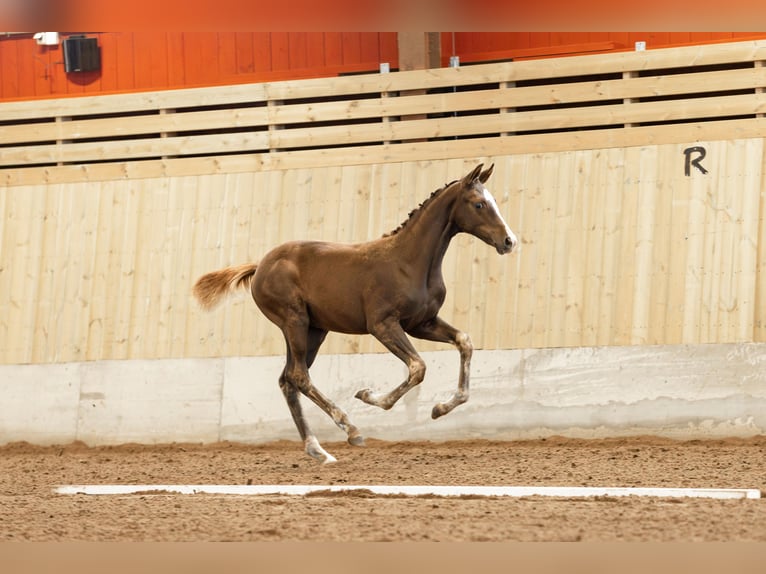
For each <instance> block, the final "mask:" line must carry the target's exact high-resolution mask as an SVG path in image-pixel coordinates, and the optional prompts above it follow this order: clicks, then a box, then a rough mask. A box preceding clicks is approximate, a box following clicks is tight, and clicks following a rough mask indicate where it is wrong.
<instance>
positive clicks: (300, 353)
mask: <svg viewBox="0 0 766 574" xmlns="http://www.w3.org/2000/svg"><path fill="white" fill-rule="evenodd" d="M300 323H301V322H298V324H299V325H300ZM283 330H284V333H285V339H286V340H287V345H288V353H287V365H286V366H285V370H284V371H283V374H282V378H281V379H280V386H282V390H283V393H284V394H285V398H286V399H287V402H288V406H289V407H290V412H291V413H292V414H293V420H295V424H296V426H297V427H298V432H299V433H301V438H303V442H304V444H305V448H306V452H307V453H308V454H309V455H311V456H312V457H314V458H316V459H317V460H319V461H321V462H325V463H326V462H335V460H336V459H335V457H333V456H332V455H331V454H329V453H328V452H326V451H325V450H324V449H323V448H322V447H321V445H320V444H319V441H318V440H317V439H316V437H315V436H314V435H313V434H312V433H311V432H310V431H309V430H308V424H307V423H306V421H305V418H304V416H303V412H302V409H301V407H300V403H299V402H298V394H297V391H300V392H301V393H303V394H304V395H306V396H307V397H308V398H309V399H311V400H312V401H313V402H314V403H315V404H316V405H317V406H318V407H319V408H321V409H322V410H323V411H324V412H326V413H327V414H328V415H329V416H330V418H332V420H333V422H335V424H336V425H338V427H340V428H341V429H342V430H343V431H345V432H346V434H347V435H348V442H349V443H350V444H352V445H356V446H360V445H362V444H364V439H363V438H362V436H361V434H360V433H359V429H357V428H356V427H355V426H354V425H353V424H351V421H350V420H349V418H348V415H346V413H345V412H344V411H343V410H342V409H341V408H340V407H338V406H337V405H335V404H334V403H333V402H332V401H330V400H329V399H328V398H327V397H325V396H324V395H322V393H320V392H319V390H318V389H317V388H316V387H315V386H314V385H313V384H312V383H311V378H310V377H309V373H308V368H309V366H310V365H311V364H312V363H313V362H314V358H315V357H316V354H317V351H318V350H319V346H320V345H321V344H322V341H324V338H325V335H326V334H327V333H326V331H321V330H318V329H313V328H306V327H302V325H301V326H297V325H296V326H295V327H292V328H284V329H283ZM282 380H284V382H285V385H283V384H282ZM288 385H289V387H288Z"/></svg>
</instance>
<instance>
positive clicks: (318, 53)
mask: <svg viewBox="0 0 766 574" xmlns="http://www.w3.org/2000/svg"><path fill="white" fill-rule="evenodd" d="M305 36H306V67H307V68H324V67H325V65H326V64H325V46H324V38H325V33H324V32H306V33H305Z"/></svg>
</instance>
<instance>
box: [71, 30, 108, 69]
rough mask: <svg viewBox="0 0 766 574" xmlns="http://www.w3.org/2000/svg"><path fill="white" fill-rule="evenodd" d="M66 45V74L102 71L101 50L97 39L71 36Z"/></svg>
mask: <svg viewBox="0 0 766 574" xmlns="http://www.w3.org/2000/svg"><path fill="white" fill-rule="evenodd" d="M62 44H63V45H64V70H65V71H66V72H92V71H94V70H100V69H101V48H99V47H98V40H97V39H96V38H86V37H85V36H70V37H69V38H67V39H66V40H64V41H63V42H62Z"/></svg>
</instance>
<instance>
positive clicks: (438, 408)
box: [431, 403, 449, 419]
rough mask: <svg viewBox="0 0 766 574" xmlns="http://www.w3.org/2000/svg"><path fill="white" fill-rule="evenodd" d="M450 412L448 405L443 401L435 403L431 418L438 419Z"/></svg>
mask: <svg viewBox="0 0 766 574" xmlns="http://www.w3.org/2000/svg"><path fill="white" fill-rule="evenodd" d="M448 412H449V409H448V408H447V406H446V405H444V404H443V403H439V404H438V405H434V408H433V409H432V410H431V418H432V419H438V418H439V417H441V416H443V415H446V414H447V413H448Z"/></svg>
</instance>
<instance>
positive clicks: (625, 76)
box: [622, 72, 639, 128]
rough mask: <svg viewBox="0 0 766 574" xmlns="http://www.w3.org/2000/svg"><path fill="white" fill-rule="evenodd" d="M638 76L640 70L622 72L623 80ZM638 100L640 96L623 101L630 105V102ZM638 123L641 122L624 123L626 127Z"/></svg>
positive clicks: (631, 126) (634, 125)
mask: <svg viewBox="0 0 766 574" xmlns="http://www.w3.org/2000/svg"><path fill="white" fill-rule="evenodd" d="M637 77H638V72H623V73H622V79H623V80H630V78H637ZM637 101H638V98H625V99H624V100H623V103H624V104H625V105H626V106H629V105H630V104H632V103H634V102H637ZM637 125H639V124H631V123H627V124H625V125H624V127H626V128H633V127H636V126H637Z"/></svg>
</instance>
